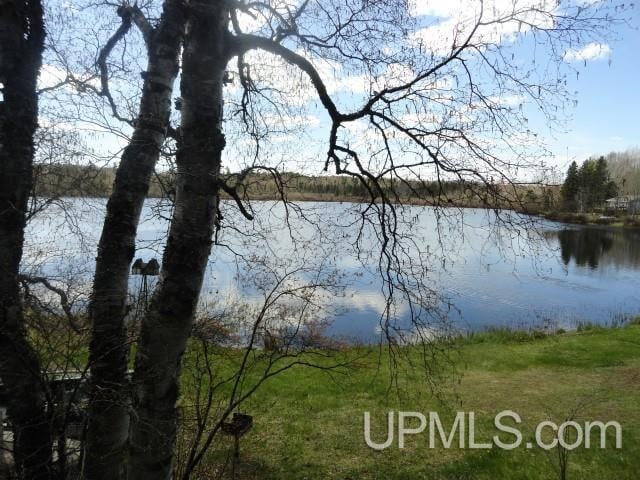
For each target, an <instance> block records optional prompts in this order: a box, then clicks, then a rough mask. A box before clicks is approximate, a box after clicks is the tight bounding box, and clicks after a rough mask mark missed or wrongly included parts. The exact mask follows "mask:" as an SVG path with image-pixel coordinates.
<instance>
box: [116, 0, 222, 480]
mask: <svg viewBox="0 0 640 480" xmlns="http://www.w3.org/2000/svg"><path fill="white" fill-rule="evenodd" d="M226 5H227V2H226V1H225V0H194V1H192V2H191V3H190V5H189V11H188V19H187V30H186V31H187V34H186V36H185V45H184V52H183V57H182V80H181V95H182V121H181V135H182V138H181V139H180V142H179V145H178V153H177V159H176V162H177V167H178V176H177V185H176V200H175V208H174V212H173V217H172V219H171V226H170V231H169V238H168V240H167V245H166V248H165V251H164V256H163V264H162V272H161V277H160V281H159V283H158V286H157V288H156V291H155V292H154V295H153V297H152V300H151V305H150V308H149V312H148V314H147V316H146V318H145V319H144V321H143V324H142V332H141V335H140V339H139V342H138V348H137V356H136V365H135V372H134V376H133V409H134V414H133V415H132V421H131V434H130V448H129V455H130V458H129V463H128V469H129V470H128V478H129V479H130V480H143V479H150V478H153V479H154V480H163V479H169V478H171V474H172V466H173V454H174V447H175V439H176V428H177V412H176V400H177V398H178V390H179V384H178V382H179V377H180V365H181V358H182V354H183V352H184V349H185V346H186V342H187V339H188V337H189V333H190V330H191V324H192V318H193V314H194V310H195V308H196V304H197V301H198V297H199V294H200V290H201V287H202V280H203V276H204V272H205V267H206V264H207V260H208V258H209V253H210V251H211V243H212V235H213V229H214V220H215V217H216V215H217V209H218V186H217V181H218V176H219V171H220V161H221V156H222V150H223V148H224V136H223V134H222V131H221V124H222V87H223V76H224V70H225V67H226V63H227V61H228V57H227V53H226V51H225V45H224V43H225V42H224V40H225V34H226V32H227V22H228V16H229V12H228V8H227V6H226Z"/></svg>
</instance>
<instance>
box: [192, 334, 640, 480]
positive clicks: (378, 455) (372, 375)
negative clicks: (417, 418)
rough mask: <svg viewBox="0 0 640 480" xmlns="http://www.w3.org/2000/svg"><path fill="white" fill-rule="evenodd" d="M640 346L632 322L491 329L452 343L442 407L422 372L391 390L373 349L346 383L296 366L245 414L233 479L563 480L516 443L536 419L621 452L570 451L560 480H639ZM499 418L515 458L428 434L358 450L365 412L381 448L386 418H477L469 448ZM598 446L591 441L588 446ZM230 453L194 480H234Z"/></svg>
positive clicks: (552, 460)
mask: <svg viewBox="0 0 640 480" xmlns="http://www.w3.org/2000/svg"><path fill="white" fill-rule="evenodd" d="M639 344H640V325H639V324H638V323H637V322H635V324H631V325H627V326H624V327H622V328H603V327H593V326H590V325H583V326H582V327H580V328H579V329H578V331H575V332H571V333H564V332H562V331H560V332H559V333H555V334H552V335H545V334H542V333H540V332H536V331H533V332H529V333H527V332H511V331H506V330H494V331H489V332H484V333H480V334H475V335H472V336H469V337H464V338H459V339H457V340H456V341H455V342H454V344H453V345H451V347H452V352H454V354H453V355H452V358H454V361H453V364H452V365H451V366H452V367H454V368H455V369H456V370H457V371H458V372H459V373H460V374H461V375H460V376H459V377H451V379H452V381H450V382H449V383H447V384H446V385H445V386H444V388H443V390H442V392H441V394H442V395H441V396H440V399H436V398H434V397H433V396H432V395H431V391H430V389H429V386H428V384H427V383H426V382H425V378H424V372H423V371H421V370H420V368H417V369H415V370H408V371H405V372H403V373H404V374H405V375H406V376H405V377H404V381H403V382H402V384H401V386H400V388H399V389H396V387H395V386H391V385H390V384H389V381H388V380H389V376H388V375H389V365H390V363H389V358H388V354H387V353H386V351H382V353H381V356H380V357H379V356H378V355H379V353H380V352H379V351H378V349H377V348H376V347H370V348H363V349H361V350H360V353H362V354H366V355H365V356H364V357H362V358H361V359H360V360H359V361H358V363H357V364H356V365H355V366H354V367H353V368H350V369H349V370H348V371H347V372H346V373H343V374H337V373H335V372H334V373H327V372H325V371H322V370H318V369H310V368H298V369H292V370H289V371H287V372H284V373H283V374H281V375H279V376H277V377H275V378H273V379H272V380H270V381H269V382H268V383H266V384H265V385H264V386H263V387H262V388H261V389H260V390H259V391H258V392H257V393H256V394H255V396H254V397H252V399H251V400H250V401H249V402H248V403H247V404H246V405H245V406H243V408H242V411H243V412H245V413H249V414H251V415H253V416H254V428H253V429H252V430H251V431H250V432H249V433H248V434H247V435H246V436H245V437H243V438H242V440H241V454H240V460H239V464H238V466H237V468H236V474H237V475H238V476H237V478H243V479H258V478H260V479H273V480H276V479H277V480H300V479H305V478H307V479H312V478H313V479H315V478H322V479H359V480H360V479H363V480H365V479H380V480H382V479H384V480H394V479H398V480H400V479H434V480H435V479H443V480H444V479H474V480H475V479H487V480H492V479H496V478H499V479H501V480H509V479H514V480H515V479H532V480H533V479H541V480H542V479H545V480H547V479H554V478H560V477H559V472H558V463H557V460H558V451H557V449H553V450H550V451H545V450H543V449H541V448H533V449H527V448H525V447H524V445H525V444H526V442H528V441H532V442H533V441H534V430H535V425H536V424H537V423H538V422H540V421H543V420H548V419H551V420H553V421H555V422H556V423H558V424H559V423H562V422H563V421H565V419H567V418H573V419H575V420H576V421H578V422H580V423H583V422H584V421H587V420H589V421H592V420H603V421H605V422H606V421H608V420H616V421H618V422H619V423H620V424H621V425H622V432H623V434H622V437H623V443H622V449H620V450H616V449H614V448H611V445H613V443H614V438H613V435H612V434H611V433H612V432H608V435H607V441H608V445H609V446H610V447H609V448H607V449H599V448H591V449H584V448H578V449H577V450H574V451H572V452H571V453H570V455H569V457H568V458H569V461H568V468H567V471H566V478H567V479H584V478H594V479H595V478H597V479H613V478H615V479H630V480H631V479H635V478H636V477H635V476H636V473H635V472H637V471H638V470H639V469H640V457H638V455H637V452H638V450H639V449H640V406H639V405H638V402H637V399H638V396H639V395H640V382H638V379H639V378H640V349H639V348H638V345H639ZM190 355H193V351H191V352H190ZM416 358H417V356H416ZM186 376H187V377H188V375H186ZM188 392H189V388H185V393H187V395H188ZM191 400H192V399H191ZM188 403H189V400H187V399H185V401H184V403H183V404H184V405H187V404H188ZM502 410H513V411H515V412H517V413H519V414H520V415H521V417H522V418H523V423H522V424H521V425H519V426H518V427H519V428H520V430H521V431H522V432H523V437H524V439H523V446H522V447H520V448H517V449H515V450H512V451H506V450H500V449H497V448H495V447H494V448H493V449H491V450H473V449H459V448H451V449H443V448H442V447H441V444H438V446H437V448H435V449H429V448H428V445H427V441H428V435H427V433H423V434H420V435H414V436H411V435H409V436H407V439H406V445H405V448H404V449H403V450H400V449H398V448H397V437H396V443H395V444H394V445H393V446H392V447H390V448H388V449H386V450H383V451H375V450H373V449H370V448H369V447H367V445H366V444H365V442H364V437H363V412H365V411H369V412H371V418H372V432H373V438H374V439H375V441H378V442H381V441H383V440H384V438H385V436H386V414H387V412H388V411H416V412H422V413H424V414H426V415H428V412H430V411H436V412H438V413H439V416H440V418H441V419H442V420H443V425H445V426H446V428H447V429H449V428H450V425H451V420H452V419H453V417H454V415H455V413H454V412H458V411H465V412H469V411H474V412H476V432H477V438H476V440H477V441H487V440H488V439H491V437H492V436H493V435H494V434H496V433H497V432H496V430H495V428H494V426H493V418H494V416H495V415H496V414H497V413H498V412H500V411H502ZM595 433H596V434H597V431H595ZM598 439H599V437H597V435H594V436H593V438H592V440H593V442H594V443H596V444H597V442H598ZM456 442H457V440H456V441H454V444H456ZM232 450H233V441H232V440H231V439H230V438H229V437H224V438H221V441H220V442H219V444H218V445H217V447H216V448H215V449H214V450H213V451H211V452H210V454H209V456H208V458H207V461H206V463H205V464H204V465H203V470H202V471H201V472H200V475H202V478H231V476H230V465H229V461H230V460H229V459H230V455H231V452H232ZM225 465H226V472H225V473H224V474H223V473H222V472H223V470H225Z"/></svg>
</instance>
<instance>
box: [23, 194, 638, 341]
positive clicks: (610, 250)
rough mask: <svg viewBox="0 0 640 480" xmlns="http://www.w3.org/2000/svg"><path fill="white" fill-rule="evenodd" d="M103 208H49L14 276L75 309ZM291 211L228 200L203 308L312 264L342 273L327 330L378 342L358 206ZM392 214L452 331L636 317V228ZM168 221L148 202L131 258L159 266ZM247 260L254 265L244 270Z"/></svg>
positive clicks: (306, 206) (375, 290)
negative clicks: (52, 281)
mask: <svg viewBox="0 0 640 480" xmlns="http://www.w3.org/2000/svg"><path fill="white" fill-rule="evenodd" d="M105 205H106V200H103V199H66V200H65V201H64V208H62V207H61V206H52V207H50V208H49V209H48V210H46V211H45V212H44V213H42V214H40V215H38V216H36V217H35V218H34V219H33V220H32V221H31V223H30V224H29V226H28V231H27V239H26V246H25V255H24V262H23V264H24V265H23V269H24V270H25V271H28V272H31V273H34V274H35V273H37V274H45V275H48V276H51V277H54V278H57V279H59V280H60V281H64V282H71V283H72V284H73V290H72V291H73V292H74V294H75V298H76V304H77V305H79V306H82V305H84V304H86V295H87V292H88V286H89V284H90V280H91V272H92V268H93V265H92V264H93V261H94V260H93V259H94V258H95V250H96V245H97V240H98V237H99V235H100V228H101V221H102V215H103V214H104V207H105ZM299 205H300V206H301V209H300V210H299V211H298V210H296V209H289V210H288V211H287V210H285V209H284V208H283V207H282V205H280V204H277V203H274V202H256V203H254V205H253V207H254V210H255V218H256V220H255V221H253V222H251V221H248V220H246V219H244V218H241V217H240V215H239V214H238V213H237V211H236V209H235V207H234V206H233V205H232V204H229V203H226V202H225V203H224V204H223V208H222V213H223V220H222V224H223V227H224V228H223V229H222V231H221V233H220V236H219V239H218V242H219V243H220V245H215V246H214V251H213V254H212V257H211V260H210V262H209V266H208V268H207V274H206V278H205V283H204V286H203V294H202V299H201V307H202V308H204V307H205V306H207V307H211V308H214V309H215V308H218V309H220V308H222V307H221V304H222V303H223V302H229V301H238V300H241V301H244V302H249V303H254V304H257V303H259V302H260V301H261V299H262V298H263V293H262V289H264V288H265V287H268V286H269V285H271V283H270V282H272V280H270V279H269V278H268V275H267V274H266V272H267V271H275V270H277V269H281V270H282V269H289V270H294V269H295V268H298V269H300V270H301V271H303V273H302V274H301V275H298V276H295V278H296V281H298V282H300V281H304V280H310V279H311V278H310V277H309V276H310V275H311V276H312V275H313V273H312V272H313V271H314V269H315V267H316V266H318V265H320V264H321V266H322V268H325V269H327V271H328V270H329V267H330V268H331V269H333V268H336V269H337V270H338V271H339V272H340V273H341V275H342V276H341V277H340V281H339V283H340V285H341V290H340V293H339V294H338V293H335V292H333V293H329V292H328V294H327V295H325V296H324V298H325V300H327V299H328V301H327V302H326V303H327V307H329V308H326V309H323V312H324V313H323V315H325V317H326V318H325V320H327V321H329V323H330V325H329V326H328V327H327V331H328V332H329V333H331V334H335V335H339V336H344V337H349V338H352V339H359V340H364V341H371V340H374V339H376V338H377V337H378V335H379V332H380V327H379V323H380V316H381V314H382V313H383V311H384V309H385V305H386V303H385V296H384V294H383V293H382V290H381V288H382V282H381V280H380V275H379V273H378V272H377V271H376V267H377V264H378V263H377V259H378V255H377V252H376V249H375V247H376V246H377V245H378V244H379V243H378V242H377V240H376V239H375V234H376V232H375V231H374V230H373V229H372V228H371V227H370V226H366V225H365V228H362V229H361V228H360V226H361V223H360V221H361V220H362V218H363V216H362V209H363V207H362V206H361V205H357V204H349V203H313V202H308V203H305V202H301V203H300V204H299ZM369 213H370V212H369ZM402 213H403V217H402V218H403V219H405V220H406V222H407V225H406V226H401V228H400V230H399V233H400V234H401V235H403V236H406V235H407V234H408V233H409V232H410V233H411V234H412V235H413V237H412V238H413V239H414V240H415V243H414V244H413V246H411V245H409V244H407V245H408V249H407V252H406V259H407V262H408V263H407V265H409V263H412V262H411V259H413V260H415V259H416V258H418V252H420V257H421V258H423V261H424V266H426V267H428V268H426V269H425V270H424V272H422V273H423V274H424V275H425V277H424V279H425V282H426V283H427V285H429V287H430V288H432V289H433V290H434V294H437V298H436V299H435V300H434V303H433V305H434V308H439V309H440V311H445V312H446V314H447V319H448V322H450V324H451V325H453V326H455V328H456V329H460V330H479V329H483V328H487V327H494V326H506V327H512V328H528V327H534V326H535V327H537V326H541V325H553V327H554V328H556V327H563V328H575V326H576V325H578V324H579V323H580V322H593V323H610V322H615V321H617V320H619V319H621V318H624V317H625V316H628V315H635V314H638V313H640V232H639V231H631V230H621V229H620V230H616V229H609V228H604V227H586V226H584V227H583V226H573V225H566V224H558V223H552V222H546V221H538V220H536V219H531V218H527V217H523V216H519V215H516V214H513V213H512V212H502V213H501V214H500V215H496V213H488V212H485V211H482V210H473V209H441V210H438V211H436V210H435V209H433V208H430V207H408V208H406V209H405V210H404V211H403V212H402ZM169 215H170V207H169V206H168V205H165V204H163V203H161V202H160V201H158V200H149V201H147V202H146V204H145V207H144V211H143V219H142V222H141V225H140V228H139V240H138V251H137V252H136V257H141V258H143V259H144V260H145V261H146V260H149V259H150V258H151V257H156V258H158V259H159V260H160V259H161V253H162V245H163V237H164V236H165V234H166V231H167V225H168V222H167V218H168V216H169ZM367 215H368V214H366V215H365V217H366V218H370V217H367ZM503 216H505V217H506V219H507V220H508V221H507V222H506V224H505V223H502V222H501V221H500V220H501V218H500V217H503ZM529 222H535V223H529ZM231 227H233V228H231ZM531 227H533V229H531ZM252 262H253V263H252ZM256 262H257V263H258V264H260V262H263V263H264V265H260V268H257V269H256V270H255V271H254V267H253V266H252V265H255V264H256ZM408 268H409V266H407V269H408ZM305 275H306V277H305ZM301 279H302V280H301ZM140 285H141V282H140V279H139V277H132V281H131V290H132V293H139V291H140ZM393 316H394V318H395V319H396V321H397V322H398V325H403V322H404V323H405V324H406V323H407V318H408V316H409V313H408V310H407V308H406V306H403V305H402V304H400V305H398V306H397V308H396V309H395V310H394V311H393ZM434 328H436V327H434Z"/></svg>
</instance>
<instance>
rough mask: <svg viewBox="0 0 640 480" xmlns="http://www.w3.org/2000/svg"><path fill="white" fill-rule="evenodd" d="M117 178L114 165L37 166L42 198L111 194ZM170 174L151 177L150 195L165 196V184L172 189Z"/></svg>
mask: <svg viewBox="0 0 640 480" xmlns="http://www.w3.org/2000/svg"><path fill="white" fill-rule="evenodd" d="M115 178H116V170H115V168H112V167H98V166H96V165H69V164H67V165H58V164H37V165H34V179H35V182H34V190H35V194H36V195H38V196H41V197H108V196H109V195H110V194H111V188H112V186H113V182H114V180H115ZM171 178H172V176H171V175H170V174H166V173H164V174H160V175H156V176H154V177H153V178H152V180H151V185H150V188H149V196H150V197H162V196H163V189H164V188H165V187H164V185H166V186H168V187H167V188H170V185H171V183H172V180H171Z"/></svg>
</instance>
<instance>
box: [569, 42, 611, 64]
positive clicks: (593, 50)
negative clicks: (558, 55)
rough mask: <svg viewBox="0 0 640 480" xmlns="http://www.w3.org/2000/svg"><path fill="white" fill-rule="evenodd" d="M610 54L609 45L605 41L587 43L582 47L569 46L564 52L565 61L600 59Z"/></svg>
mask: <svg viewBox="0 0 640 480" xmlns="http://www.w3.org/2000/svg"><path fill="white" fill-rule="evenodd" d="M609 55H611V47H609V45H607V44H606V43H595V42H593V43H588V44H587V45H585V46H584V47H582V48H571V49H569V50H567V52H566V53H565V54H564V60H565V61H566V62H576V61H578V62H582V61H585V62H587V61H593V60H602V59H603V58H606V57H608V56H609Z"/></svg>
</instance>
